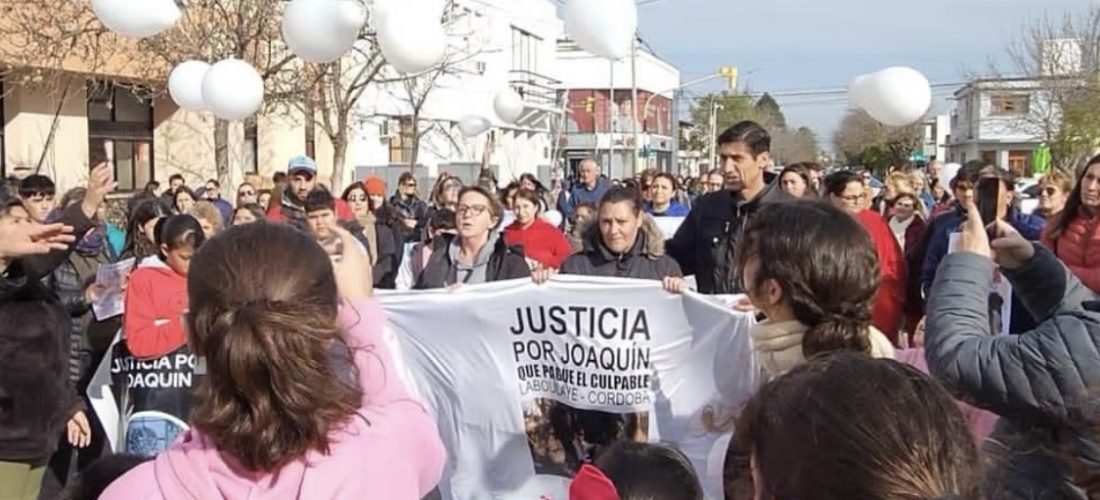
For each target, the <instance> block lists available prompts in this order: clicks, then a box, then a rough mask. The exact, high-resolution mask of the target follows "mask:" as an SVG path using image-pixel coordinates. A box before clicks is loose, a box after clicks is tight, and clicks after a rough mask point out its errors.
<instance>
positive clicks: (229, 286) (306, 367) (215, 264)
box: [187, 224, 363, 471]
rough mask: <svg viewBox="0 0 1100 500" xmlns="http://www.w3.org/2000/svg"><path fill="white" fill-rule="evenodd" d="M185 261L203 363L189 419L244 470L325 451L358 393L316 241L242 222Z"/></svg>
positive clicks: (194, 342)
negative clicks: (203, 373)
mask: <svg viewBox="0 0 1100 500" xmlns="http://www.w3.org/2000/svg"><path fill="white" fill-rule="evenodd" d="M191 269H192V272H191V274H190V275H189V276H188V295H189V296H190V305H191V312H190V314H189V315H188V318H187V325H188V330H189V334H190V337H189V340H190V342H191V347H192V349H193V350H194V352H195V354H196V355H197V356H200V357H202V358H203V359H204V360H205V362H206V370H207V375H206V377H205V379H204V380H203V382H202V383H201V384H200V386H199V388H198V391H197V395H198V403H197V405H196V406H195V408H194V409H193V410H192V413H191V422H192V424H193V425H194V426H195V428H197V429H199V430H201V431H202V432H203V433H204V434H206V435H207V436H209V437H210V438H211V439H212V440H213V441H214V442H215V443H217V445H218V448H219V449H221V450H223V451H225V452H226V453H228V454H230V455H232V456H233V457H234V458H236V459H237V460H239V461H240V463H241V465H243V466H244V467H245V468H247V469H249V470H253V471H272V470H276V469H278V468H279V467H281V466H282V465H284V464H286V463H287V462H289V461H291V460H294V459H296V458H298V457H300V456H302V455H303V454H305V453H306V452H307V451H309V450H317V451H320V452H322V453H327V452H328V449H329V434H330V433H331V432H333V431H334V430H335V429H337V428H338V427H339V426H341V425H344V424H345V422H346V421H347V420H348V418H349V417H350V416H351V415H352V414H353V413H354V412H355V411H356V410H357V409H358V408H359V406H360V405H361V403H362V397H363V396H362V392H361V391H360V390H359V387H358V386H357V382H356V381H357V380H358V377H357V375H356V374H355V373H354V371H353V368H352V367H353V366H354V365H352V364H351V363H350V358H351V351H350V348H349V347H348V346H347V344H346V343H345V342H344V340H343V335H342V332H341V329H340V325H339V322H338V321H337V301H338V299H337V291H336V283H335V278H334V276H333V271H332V264H331V263H330V261H329V259H328V256H327V255H325V252H324V250H322V249H321V247H320V246H319V245H317V244H316V243H315V242H313V241H311V240H310V239H309V238H308V237H307V236H305V235H304V234H302V233H299V232H298V231H295V230H294V229H291V228H289V227H286V226H281V225H270V224H248V225H244V226H238V227H234V228H232V229H230V230H229V231H226V232H225V233H223V234H222V235H220V236H219V237H218V238H215V239H212V240H211V241H210V242H208V243H207V244H206V245H205V246H203V248H202V250H200V251H199V253H198V254H197V255H196V256H195V259H194V263H193V265H192V267H191ZM334 356H335V357H337V358H343V359H344V360H345V361H346V362H344V363H340V362H339V359H333V358H334Z"/></svg>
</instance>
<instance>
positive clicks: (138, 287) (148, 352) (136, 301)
mask: <svg viewBox="0 0 1100 500" xmlns="http://www.w3.org/2000/svg"><path fill="white" fill-rule="evenodd" d="M158 264H159V265H157V264H154V265H152V266H149V267H141V268H139V269H137V270H135V271H134V272H133V273H132V274H130V282H129V284H128V285H127V286H126V314H125V315H124V316H123V318H122V328H123V331H124V332H125V334H126V335H125V336H126V347H128V348H129V349H130V354H133V355H134V357H135V358H140V359H152V358H158V357H160V356H164V355H165V354H168V353H170V352H172V351H175V350H176V349H179V348H180V347H183V345H184V344H186V343H187V335H185V334H184V333H183V312H184V311H185V310H186V309H187V277H186V276H183V275H181V274H179V273H177V272H175V271H173V270H172V269H171V268H169V267H168V266H166V265H164V264H162V263H160V262H159V261H158Z"/></svg>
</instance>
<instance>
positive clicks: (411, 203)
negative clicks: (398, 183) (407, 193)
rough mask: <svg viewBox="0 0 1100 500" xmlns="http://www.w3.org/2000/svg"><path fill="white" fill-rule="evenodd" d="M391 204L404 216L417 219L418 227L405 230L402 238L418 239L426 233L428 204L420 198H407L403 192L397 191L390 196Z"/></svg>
mask: <svg viewBox="0 0 1100 500" xmlns="http://www.w3.org/2000/svg"><path fill="white" fill-rule="evenodd" d="M390 206H392V207H393V208H394V210H397V211H398V213H400V214H401V217H402V218H407V219H416V227H414V228H412V229H409V230H408V231H404V233H405V236H404V237H403V238H402V239H403V240H405V241H406V242H412V241H418V240H419V239H420V236H421V234H423V233H424V226H426V225H428V204H427V203H426V202H424V200H421V199H420V198H410V199H408V200H406V199H404V197H403V196H401V193H395V194H394V195H393V196H392V197H391V198H390Z"/></svg>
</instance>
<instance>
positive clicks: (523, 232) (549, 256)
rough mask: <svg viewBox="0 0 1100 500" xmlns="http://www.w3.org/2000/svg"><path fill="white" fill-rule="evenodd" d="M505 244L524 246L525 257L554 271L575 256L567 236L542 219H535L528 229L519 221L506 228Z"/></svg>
mask: <svg viewBox="0 0 1100 500" xmlns="http://www.w3.org/2000/svg"><path fill="white" fill-rule="evenodd" d="M504 242H505V243H507V244H509V245H516V246H522V247H523V254H524V256H526V257H527V258H529V259H532V260H534V261H537V262H538V263H539V264H542V265H543V266H546V267H550V268H553V269H558V268H560V267H561V263H562V262H565V259H566V258H567V257H569V256H570V255H572V254H573V246H572V245H570V244H569V240H567V239H565V235H564V234H562V232H561V231H560V230H558V228H556V227H554V226H551V225H550V223H549V222H546V221H544V220H542V219H535V222H534V224H531V226H530V227H528V228H526V229H524V228H523V225H522V224H520V223H519V221H518V220H517V221H515V222H513V223H512V224H510V225H509V226H508V227H506V228H504Z"/></svg>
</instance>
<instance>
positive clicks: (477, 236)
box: [413, 186, 531, 290]
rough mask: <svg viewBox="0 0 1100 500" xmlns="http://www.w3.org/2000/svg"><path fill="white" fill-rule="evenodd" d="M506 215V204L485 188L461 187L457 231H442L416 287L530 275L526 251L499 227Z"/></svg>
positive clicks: (461, 283) (456, 210)
mask: <svg viewBox="0 0 1100 500" xmlns="http://www.w3.org/2000/svg"><path fill="white" fill-rule="evenodd" d="M503 215H504V207H503V206H501V204H500V201H499V200H497V198H496V197H495V196H493V195H492V193H490V192H489V191H487V190H485V188H482V187H479V186H467V187H465V188H462V191H461V192H459V195H458V205H457V206H456V207H455V225H456V226H457V230H458V234H456V235H453V236H452V235H448V234H443V235H441V237H440V238H439V239H438V241H436V243H435V244H434V245H433V247H432V256H431V257H430V258H429V259H428V264H427V265H425V266H424V270H423V271H422V272H421V273H420V277H419V278H418V279H417V280H416V285H415V286H414V287H413V288H415V289H417V290H427V289H431V288H446V287H453V286H456V285H463V284H469V285H475V284H479V283H490V282H493V281H503V280H510V279H516V278H526V277H528V276H531V270H530V268H529V267H528V266H527V260H526V259H525V258H524V256H523V252H522V251H521V250H520V249H517V248H513V247H510V246H508V244H507V243H505V241H504V238H502V237H501V236H500V233H499V232H497V230H496V228H497V227H498V226H499V225H500V221H501V217H503Z"/></svg>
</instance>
